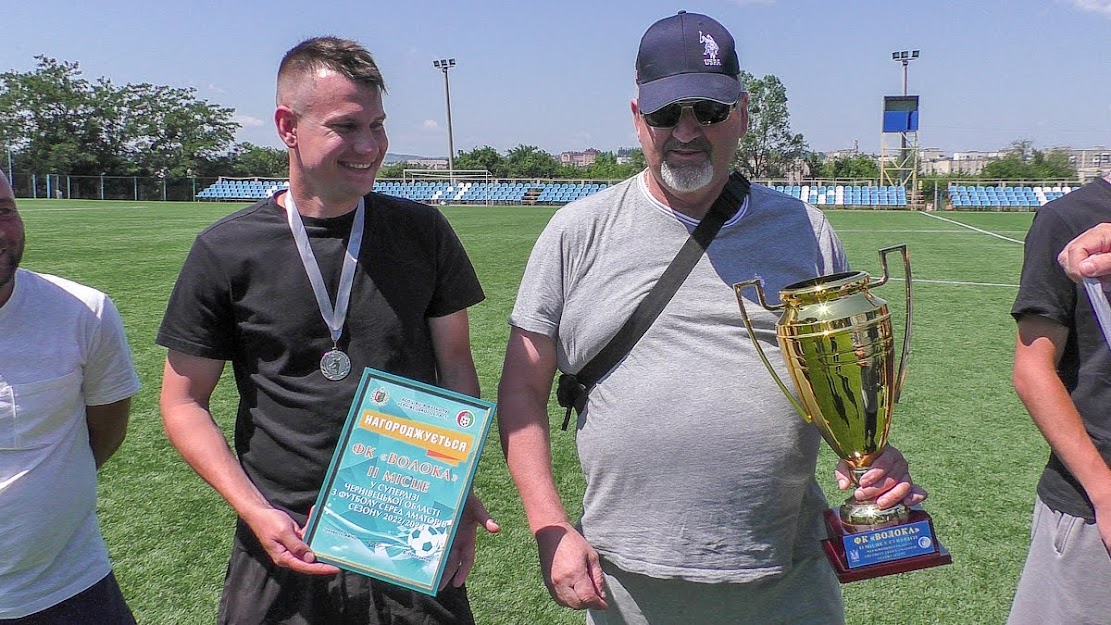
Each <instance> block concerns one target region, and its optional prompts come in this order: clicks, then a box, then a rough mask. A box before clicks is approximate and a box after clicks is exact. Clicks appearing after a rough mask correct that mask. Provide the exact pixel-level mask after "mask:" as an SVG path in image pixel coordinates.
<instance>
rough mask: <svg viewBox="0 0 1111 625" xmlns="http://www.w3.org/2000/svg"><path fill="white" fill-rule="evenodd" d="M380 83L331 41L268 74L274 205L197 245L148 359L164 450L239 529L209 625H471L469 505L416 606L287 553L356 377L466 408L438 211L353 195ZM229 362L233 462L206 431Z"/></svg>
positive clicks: (343, 45)
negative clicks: (281, 149) (280, 184)
mask: <svg viewBox="0 0 1111 625" xmlns="http://www.w3.org/2000/svg"><path fill="white" fill-rule="evenodd" d="M384 92H385V84H384V82H383V80H382V76H381V74H380V72H379V70H378V67H377V66H376V65H375V63H374V60H373V58H372V57H371V55H370V53H369V52H367V51H366V49H365V48H363V47H362V46H360V45H359V44H357V43H355V42H352V41H347V40H343V39H337V38H332V37H321V38H314V39H309V40H307V41H304V42H302V43H301V44H299V45H298V46H296V47H294V48H293V49H291V50H290V51H289V52H287V53H286V55H285V57H284V58H283V60H282V63H281V66H280V68H279V70H278V87H277V110H276V111H275V114H274V119H275V123H276V125H277V130H278V133H279V135H280V136H281V138H282V141H283V142H285V144H286V145H287V146H288V149H289V173H290V187H289V191H287V192H281V193H278V194H276V195H275V196H274V197H271V198H268V199H266V200H263V201H260V202H258V203H256V204H255V205H253V206H251V207H249V208H246V209H244V210H241V211H239V212H236V213H234V214H232V215H230V216H228V217H226V218H224V219H221V220H220V221H218V222H216V223H215V224H213V225H212V226H210V227H209V228H207V229H206V230H204V231H203V232H201V234H200V235H198V236H197V239H196V241H195V242H194V244H193V247H192V249H191V250H190V252H189V255H188V257H187V258H186V260H185V264H184V266H183V267H182V270H181V274H180V276H179V277H178V280H177V284H176V285H175V287H174V290H173V294H172V295H171V297H170V301H169V304H168V307H167V311H166V315H165V318H164V320H163V322H162V326H161V328H160V329H159V332H158V338H157V341H158V343H159V344H160V345H163V346H165V347H167V348H168V349H169V351H168V354H167V358H166V366H165V372H164V375H163V387H162V399H161V406H162V415H163V421H164V423H165V427H166V433H167V435H168V436H169V438H170V441H171V442H172V443H173V445H174V446H175V447H176V448H177V449H178V451H179V452H180V453H181V454H182V456H183V457H184V458H185V460H186V461H187V462H188V463H189V464H190V465H191V466H192V467H193V469H194V470H195V471H196V472H197V473H198V474H199V475H200V476H201V477H202V478H204V479H205V480H206V481H207V482H208V483H209V484H211V485H212V486H213V487H214V488H215V489H216V490H217V491H218V492H219V493H220V494H221V495H222V496H223V497H224V499H225V500H227V502H228V503H229V505H231V506H232V508H234V509H235V511H236V513H237V514H238V517H239V519H238V524H237V528H236V533H235V542H234V544H233V548H232V554H231V560H230V563H229V566H228V571H227V577H226V579H225V584H224V592H223V597H222V599H221V601H220V616H219V622H220V623H235V624H244V623H259V624H262V623H267V624H275V623H300V624H316V623H339V622H344V623H380V622H381V623H387V622H388V623H445V624H446V623H452V624H455V623H472V622H473V618H472V616H471V612H470V606H469V604H468V600H467V595H466V591H465V588H464V587H463V581H464V579H465V578H466V576H467V574H468V572H469V571H470V568H471V566H472V564H473V561H474V546H475V530H476V527H477V526H480V525H481V526H483V527H484V528H485V529H486V530H487V531H491V532H493V531H497V529H498V527H497V524H496V523H494V521H493V520H492V519H491V518H490V516H489V515H488V514H487V513H486V511H485V509H483V507H482V504H481V503H480V502H479V501H478V499H477V498H475V497H474V496H473V495H472V496H471V497H470V498H469V500H468V504H467V507H466V509H465V511H464V516H463V520H462V525H463V526H462V527H461V528H460V530H459V532H458V534H457V536H456V539H455V542H454V545H453V548H452V551H451V553H450V555H449V556H448V557H449V561H448V569H447V571H446V573H445V575H444V579H445V580H446V581H445V587H444V588H442V589H441V591H440V593H439V594H438V595H437V596H436V597H430V596H427V595H423V594H420V593H417V592H414V591H410V590H407V589H403V588H401V587H398V586H394V585H392V584H387V583H384V582H379V581H375V580H371V579H370V578H367V577H363V576H359V575H355V574H352V573H347V572H341V571H339V570H338V569H336V568H335V567H332V566H330V565H327V564H323V563H320V562H316V561H314V557H313V554H312V552H311V551H310V550H309V548H308V546H307V545H306V544H305V543H304V542H303V541H302V540H301V536H302V532H303V528H304V523H305V520H306V516H307V513H308V512H309V507H310V506H311V505H312V503H313V502H314V500H315V498H316V496H317V492H318V490H319V488H320V485H321V483H322V481H323V479H324V474H325V471H326V470H327V467H328V464H329V461H330V459H331V456H332V452H333V450H334V448H335V445H336V441H337V439H338V436H339V433H340V430H341V428H342V426H343V423H344V420H345V419H346V417H347V413H348V409H349V407H350V404H351V400H352V398H353V396H354V394H355V392H356V389H357V386H358V383H359V379H360V375H359V374H358V372H360V371H362V369H363V368H364V367H373V368H376V369H381V370H384V371H388V372H391V373H394V374H397V375H402V376H405V377H409V378H413V379H416V380H421V381H424V382H428V383H432V384H436V385H439V386H442V387H445V388H449V389H451V390H454V391H458V392H461V393H466V394H469V395H474V396H477V395H478V393H479V388H478V377H477V375H476V373H475V369H474V363H473V361H472V357H471V351H470V337H469V328H468V320H467V308H468V307H469V306H472V305H474V304H476V303H478V302H480V301H481V300H482V299H483V293H482V289H481V288H480V286H479V283H478V279H477V277H476V276H475V272H474V269H473V268H472V266H471V263H470V261H469V260H468V258H467V255H466V253H465V251H464V250H463V247H462V246H461V245H460V243H459V240H458V239H457V238H456V236H455V234H454V233H453V232H452V230H451V228H450V226H449V225H448V223H447V221H446V219H445V218H444V217H443V216H442V215H441V214H440V213H439V211H438V210H436V209H435V208H432V207H428V206H424V205H422V204H417V203H414V202H410V201H407V200H402V199H398V198H393V197H389V196H382V195H378V194H375V193H371V190H372V189H373V187H374V178H375V175H376V173H377V171H378V168H379V166H380V165H381V164H382V160H383V158H384V157H385V155H386V149H387V145H388V143H387V138H386V130H385V120H386V114H385V111H384V110H383V105H382V94H383V93H384ZM226 361H230V362H231V363H232V369H233V371H234V374H235V384H236V387H237V390H238V392H239V408H238V412H237V414H236V424H235V445H234V446H235V453H234V454H233V453H232V451H231V449H229V447H228V445H227V443H226V442H225V439H224V436H223V433H222V431H221V430H220V428H219V426H218V425H217V423H216V422H215V421H214V419H213V415H212V414H211V413H210V412H209V399H210V397H211V395H212V392H213V390H214V389H215V387H216V384H217V382H218V381H219V379H220V375H221V372H222V371H223V368H224V363H225V362H226Z"/></svg>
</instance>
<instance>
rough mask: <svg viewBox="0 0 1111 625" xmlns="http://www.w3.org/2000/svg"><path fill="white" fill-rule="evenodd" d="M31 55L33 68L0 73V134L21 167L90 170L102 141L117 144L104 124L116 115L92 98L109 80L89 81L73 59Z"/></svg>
mask: <svg viewBox="0 0 1111 625" xmlns="http://www.w3.org/2000/svg"><path fill="white" fill-rule="evenodd" d="M35 58H36V59H37V60H38V61H39V64H38V67H37V68H36V69H35V70H34V71H30V72H23V73H20V72H14V71H9V72H4V73H2V74H0V135H2V136H3V140H4V142H5V143H7V144H8V145H9V146H11V148H12V150H13V151H14V152H16V153H17V154H19V162H20V164H21V166H22V167H23V168H24V169H28V170H32V171H39V172H44V173H59V174H71V173H74V174H79V173H90V172H92V171H95V170H96V169H98V168H99V163H98V155H99V152H100V150H102V149H103V148H102V141H103V144H104V145H113V146H115V145H117V144H118V142H117V141H115V140H113V139H114V137H112V136H110V131H109V128H108V127H109V125H110V124H111V122H112V120H113V119H116V118H118V115H117V114H116V112H115V111H110V110H105V108H104V107H103V106H101V104H102V103H101V102H98V100H100V99H101V98H100V96H102V95H103V93H104V92H105V90H106V89H110V83H107V82H102V83H100V84H99V85H96V86H94V85H92V84H90V83H89V81H87V80H85V79H84V78H82V77H81V70H80V68H79V67H78V65H77V63H68V62H64V61H63V62H59V61H56V60H55V59H51V58H47V57H44V56H38V57H35ZM105 104H107V103H105ZM97 173H99V172H97Z"/></svg>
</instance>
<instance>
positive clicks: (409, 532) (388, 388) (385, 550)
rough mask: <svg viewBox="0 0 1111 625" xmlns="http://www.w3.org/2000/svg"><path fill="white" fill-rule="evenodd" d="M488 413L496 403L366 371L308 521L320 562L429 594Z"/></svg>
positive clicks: (439, 570) (456, 523)
mask: <svg viewBox="0 0 1111 625" xmlns="http://www.w3.org/2000/svg"><path fill="white" fill-rule="evenodd" d="M493 415H494V404H493V403H490V402H487V401H483V400H481V399H477V398H474V397H469V396H467V395H462V394H459V393H455V392H452V391H449V390H446V389H442V388H438V387H435V386H431V385H428V384H424V383H422V382H417V381H416V380H410V379H407V378H402V377H399V376H395V375H391V374H388V373H384V372H382V371H376V370H374V369H365V370H364V372H363V377H362V379H361V380H360V381H359V390H358V391H357V392H356V393H355V399H354V401H353V402H352V404H351V410H350V412H349V413H348V416H347V422H346V423H345V424H344V426H343V430H342V432H341V433H340V438H339V441H338V442H337V444H336V451H335V454H333V456H332V463H331V464H330V465H329V467H328V472H327V473H326V474H325V478H324V484H323V485H322V486H321V488H320V494H319V495H318V496H317V499H316V505H315V507H314V508H313V516H312V517H310V518H309V521H308V524H307V525H306V526H305V542H306V543H308V545H309V547H311V548H312V550H313V553H314V554H315V555H316V559H317V560H319V561H320V562H327V563H329V564H334V565H335V566H338V567H340V568H342V569H346V570H348V571H353V572H355V573H358V574H360V575H366V576H369V577H373V578H375V579H381V580H384V581H387V582H389V583H391V584H396V585H398V586H404V587H406V588H410V589H413V590H416V591H419V592H423V593H426V594H430V595H435V594H436V593H437V591H438V590H439V587H440V582H441V580H442V578H443V576H444V571H445V569H446V568H447V564H448V557H447V556H448V554H449V553H450V552H451V544H452V541H453V540H454V538H455V533H456V530H457V529H458V526H459V520H460V518H461V517H462V514H463V507H464V505H466V502H467V495H468V494H469V493H470V490H471V483H472V481H473V480H474V475H475V471H476V470H477V469H478V460H479V457H480V456H481V454H482V449H483V447H484V444H485V441H486V434H487V433H488V432H489V430H490V423H491V420H492V418H493ZM465 530H466V531H473V530H472V529H471V528H465Z"/></svg>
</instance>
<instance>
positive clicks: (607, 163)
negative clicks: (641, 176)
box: [579, 150, 645, 180]
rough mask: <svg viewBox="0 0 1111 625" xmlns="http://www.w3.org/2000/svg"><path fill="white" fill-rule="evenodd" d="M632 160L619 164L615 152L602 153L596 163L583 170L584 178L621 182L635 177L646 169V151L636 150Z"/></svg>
mask: <svg viewBox="0 0 1111 625" xmlns="http://www.w3.org/2000/svg"><path fill="white" fill-rule="evenodd" d="M631 158H632V160H631V161H630V162H628V163H622V164H618V162H617V155H615V154H614V153H613V152H602V153H600V154H598V156H597V158H595V159H594V162H593V163H591V164H590V166H589V167H587V168H586V169H585V170H582V175H580V176H579V177H582V178H592V179H595V180H621V179H624V178H629V177H630V176H633V175H634V174H636V173H637V172H638V171H640V170H642V169H644V167H645V164H644V151H642V150H636V151H635V153H633V154H632V155H631Z"/></svg>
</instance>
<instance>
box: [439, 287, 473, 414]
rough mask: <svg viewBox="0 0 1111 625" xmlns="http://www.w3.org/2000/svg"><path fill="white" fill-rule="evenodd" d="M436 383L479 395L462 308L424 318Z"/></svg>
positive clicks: (467, 325) (464, 392) (466, 319)
mask: <svg viewBox="0 0 1111 625" xmlns="http://www.w3.org/2000/svg"><path fill="white" fill-rule="evenodd" d="M428 328H429V332H430V333H431V335H432V351H433V353H434V354H435V355H436V372H437V374H438V375H439V381H440V386H442V387H444V388H448V389H451V390H453V391H456V392H458V393H463V394H464V395H470V396H471V397H478V396H479V388H478V373H477V372H476V371H475V368H474V358H473V357H472V356H471V330H470V321H469V320H468V318H467V311H466V309H464V310H460V311H458V312H454V313H452V314H450V315H444V316H443V317H432V318H430V319H429V320H428Z"/></svg>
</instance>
